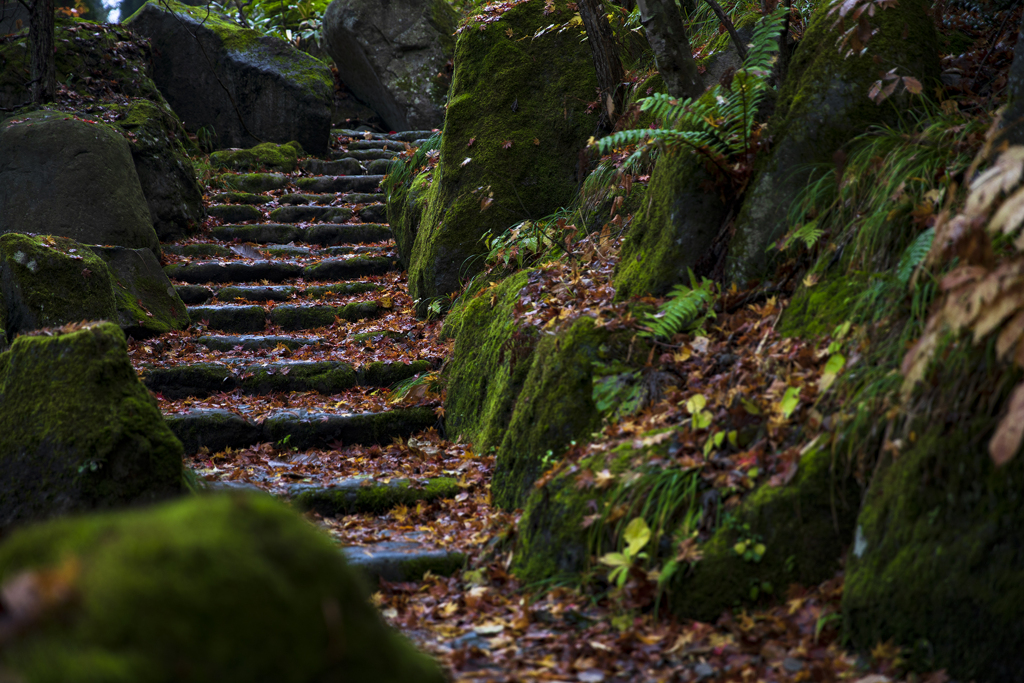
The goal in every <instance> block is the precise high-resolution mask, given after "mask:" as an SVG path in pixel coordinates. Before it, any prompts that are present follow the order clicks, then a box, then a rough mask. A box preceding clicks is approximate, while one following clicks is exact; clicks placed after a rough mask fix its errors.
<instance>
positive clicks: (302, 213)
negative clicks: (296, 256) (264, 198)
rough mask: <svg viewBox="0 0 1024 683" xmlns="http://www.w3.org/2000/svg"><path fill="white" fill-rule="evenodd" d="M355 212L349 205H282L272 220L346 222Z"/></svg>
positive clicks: (274, 211)
mask: <svg viewBox="0 0 1024 683" xmlns="http://www.w3.org/2000/svg"><path fill="white" fill-rule="evenodd" d="M354 213H355V212H354V211H353V210H352V209H351V208H350V207H347V206H316V205H313V206H309V205H306V206H281V207H278V208H276V209H274V210H273V211H271V212H270V220H272V221H274V222H275V223H308V222H310V221H319V222H321V223H344V222H345V221H347V220H348V219H349V218H351V217H352V214H354ZM232 222H239V223H240V222H242V221H232Z"/></svg>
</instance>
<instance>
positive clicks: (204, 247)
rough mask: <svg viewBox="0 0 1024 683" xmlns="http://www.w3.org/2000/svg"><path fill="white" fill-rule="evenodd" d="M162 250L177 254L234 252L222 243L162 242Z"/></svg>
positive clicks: (200, 254)
mask: <svg viewBox="0 0 1024 683" xmlns="http://www.w3.org/2000/svg"><path fill="white" fill-rule="evenodd" d="M160 250H161V251H162V252H164V253H165V254H175V255H177V256H191V257H193V258H194V257H197V256H227V257H230V256H233V255H234V253H233V252H232V251H231V250H230V249H228V248H227V247H225V246H224V245H222V244H205V243H200V244H161V245H160Z"/></svg>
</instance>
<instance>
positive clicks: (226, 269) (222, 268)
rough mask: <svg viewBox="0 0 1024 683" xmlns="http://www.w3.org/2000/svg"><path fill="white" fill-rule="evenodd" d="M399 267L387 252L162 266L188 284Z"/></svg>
mask: <svg viewBox="0 0 1024 683" xmlns="http://www.w3.org/2000/svg"><path fill="white" fill-rule="evenodd" d="M400 268H401V265H400V264H399V262H398V260H397V259H393V258H391V257H390V256H372V255H363V256H360V255H356V256H352V257H349V258H330V259H325V260H323V261H320V262H319V263H313V264H309V265H304V264H301V263H296V262H294V261H252V262H248V263H247V262H245V261H198V262H196V263H174V264H171V265H169V266H164V273H166V274H167V277H169V278H170V279H172V280H178V281H180V282H185V283H188V284H193V285H197V284H205V283H207V282H216V283H220V284H226V283H229V282H262V281H263V280H267V281H269V282H283V281H285V280H293V279H295V278H299V277H301V278H304V279H306V280H353V279H357V278H362V277H367V276H369V275H383V274H385V273H389V272H391V271H394V270H398V269H400Z"/></svg>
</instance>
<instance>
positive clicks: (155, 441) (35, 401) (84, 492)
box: [0, 323, 182, 526]
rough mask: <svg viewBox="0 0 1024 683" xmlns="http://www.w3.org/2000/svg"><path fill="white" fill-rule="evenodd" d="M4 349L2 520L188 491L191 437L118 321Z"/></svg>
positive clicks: (22, 340)
mask: <svg viewBox="0 0 1024 683" xmlns="http://www.w3.org/2000/svg"><path fill="white" fill-rule="evenodd" d="M0 358H2V359H3V360H2V362H0V369H2V370H3V372H2V375H0V453H2V454H3V456H2V457H0V477H2V480H3V481H4V482H6V484H5V486H4V488H3V491H2V492H0V525H2V526H7V525H9V524H11V523H13V522H20V521H26V520H30V519H40V518H44V517H47V516H50V515H54V514H61V513H66V512H69V511H73V510H88V509H91V508H96V507H110V506H119V505H126V504H129V503H132V502H140V501H146V500H154V499H158V498H160V497H162V496H167V495H170V494H172V493H175V492H177V491H179V490H180V485H181V456H182V447H181V444H180V443H179V442H178V440H177V439H176V438H175V437H174V435H173V434H172V433H171V431H170V429H168V427H167V426H166V424H164V421H163V418H162V417H161V415H160V410H159V409H158V408H157V404H156V400H155V399H154V398H152V397H151V396H150V394H149V392H148V391H147V390H146V389H145V387H143V386H142V385H141V384H140V383H139V381H138V379H137V377H136V375H135V371H134V369H133V368H132V366H131V363H130V362H129V359H128V348H127V344H126V342H125V337H124V334H123V333H122V332H121V330H120V329H118V328H117V326H115V325H113V324H111V323H102V324H97V325H93V326H91V327H88V328H86V329H82V330H80V331H77V332H72V333H69V334H61V335H57V336H53V337H50V336H43V337H29V336H22V337H18V338H17V339H15V340H14V343H13V344H12V346H11V349H10V350H9V351H6V352H5V353H4V354H3V355H2V356H0Z"/></svg>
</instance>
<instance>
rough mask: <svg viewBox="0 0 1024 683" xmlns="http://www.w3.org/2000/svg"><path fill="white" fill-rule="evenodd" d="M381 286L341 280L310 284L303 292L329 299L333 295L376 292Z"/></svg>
mask: <svg viewBox="0 0 1024 683" xmlns="http://www.w3.org/2000/svg"><path fill="white" fill-rule="evenodd" d="M380 288H381V286H380V285H378V284H376V283H373V282H339V283H337V284H334V285H310V286H309V287H306V288H305V289H304V290H303V294H305V295H306V296H308V297H311V298H314V299H327V298H330V297H332V296H343V295H346V294H363V293H365V292H376V291H377V290H379V289H380Z"/></svg>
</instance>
